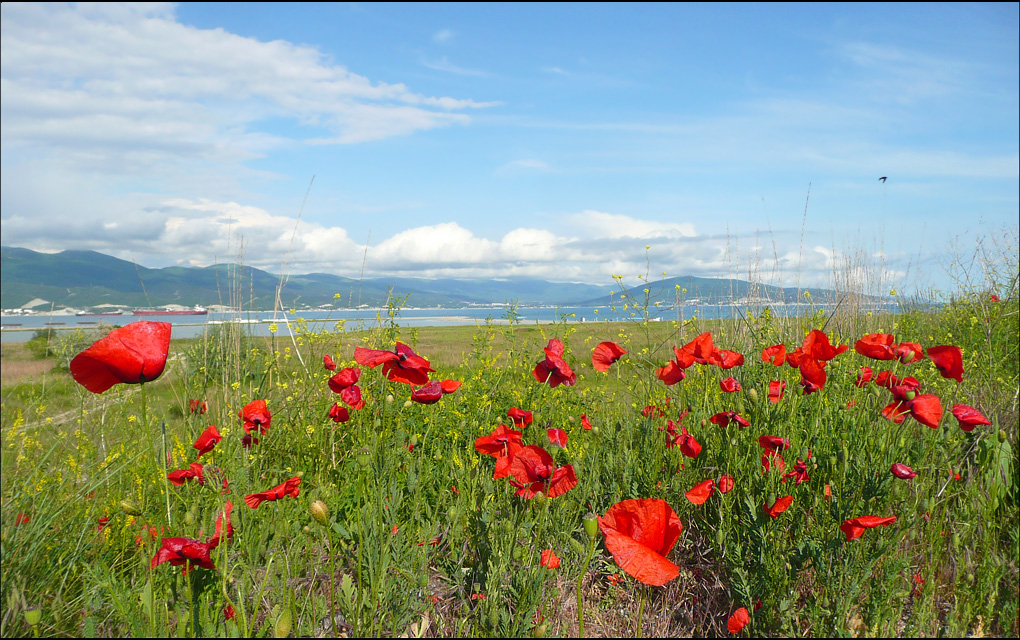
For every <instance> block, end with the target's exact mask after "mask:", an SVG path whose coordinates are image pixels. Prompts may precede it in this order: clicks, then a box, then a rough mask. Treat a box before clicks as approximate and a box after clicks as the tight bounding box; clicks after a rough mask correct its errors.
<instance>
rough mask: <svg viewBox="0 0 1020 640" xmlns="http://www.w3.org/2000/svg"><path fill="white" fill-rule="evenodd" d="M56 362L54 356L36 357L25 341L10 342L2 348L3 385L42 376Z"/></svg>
mask: <svg viewBox="0 0 1020 640" xmlns="http://www.w3.org/2000/svg"><path fill="white" fill-rule="evenodd" d="M55 364H56V360H55V359H53V358H47V359H45V360H36V359H34V358H33V356H32V353H31V352H30V351H29V350H28V349H27V348H26V347H25V345H24V343H8V344H5V345H3V346H2V348H0V380H2V384H3V386H7V385H10V384H17V383H18V382H22V381H24V380H26V379H31V378H38V377H41V376H42V375H43V374H44V373H46V372H48V371H49V370H50V369H52V368H53V366H54V365H55Z"/></svg>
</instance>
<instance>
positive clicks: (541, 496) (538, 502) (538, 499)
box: [531, 491, 545, 507]
mask: <svg viewBox="0 0 1020 640" xmlns="http://www.w3.org/2000/svg"><path fill="white" fill-rule="evenodd" d="M531 501H532V503H534V505H535V506H536V507H542V506H544V505H545V493H543V492H541V491H540V492H538V493H536V494H535V497H534V498H532V499H531Z"/></svg>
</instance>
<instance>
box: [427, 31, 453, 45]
mask: <svg viewBox="0 0 1020 640" xmlns="http://www.w3.org/2000/svg"><path fill="white" fill-rule="evenodd" d="M452 37H453V32H452V31H450V30H449V29H440V30H439V31H436V32H435V33H434V34H432V41H433V42H436V43H443V42H449V41H450V38H452Z"/></svg>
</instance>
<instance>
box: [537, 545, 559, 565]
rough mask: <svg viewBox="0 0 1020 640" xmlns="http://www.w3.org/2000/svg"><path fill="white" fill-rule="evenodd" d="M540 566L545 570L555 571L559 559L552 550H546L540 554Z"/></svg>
mask: <svg viewBox="0 0 1020 640" xmlns="http://www.w3.org/2000/svg"><path fill="white" fill-rule="evenodd" d="M540 564H541V565H542V566H543V567H545V568H546V569H556V568H557V567H559V566H560V559H559V558H557V557H556V554H555V553H553V550H552V549H546V550H545V551H543V552H542V559H541V561H540Z"/></svg>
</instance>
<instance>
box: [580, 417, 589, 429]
mask: <svg viewBox="0 0 1020 640" xmlns="http://www.w3.org/2000/svg"><path fill="white" fill-rule="evenodd" d="M581 426H582V427H583V428H584V430H585V431H591V420H589V419H588V414H587V413H582V414H581Z"/></svg>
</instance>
